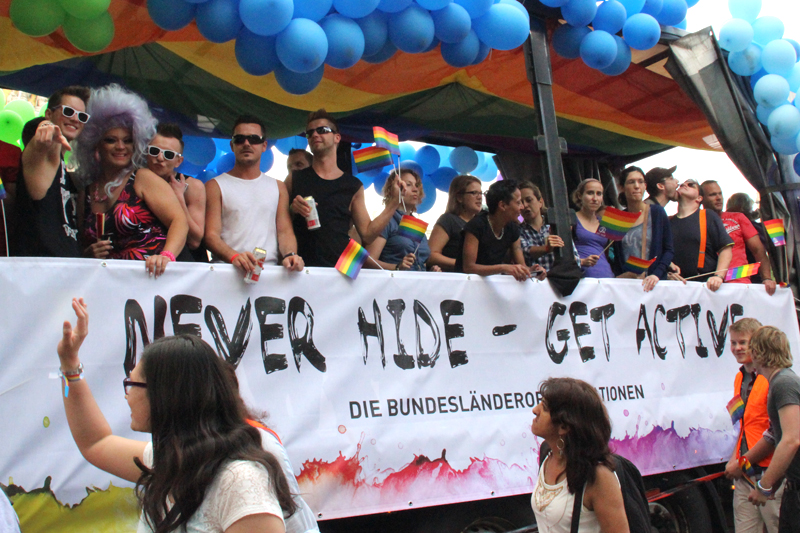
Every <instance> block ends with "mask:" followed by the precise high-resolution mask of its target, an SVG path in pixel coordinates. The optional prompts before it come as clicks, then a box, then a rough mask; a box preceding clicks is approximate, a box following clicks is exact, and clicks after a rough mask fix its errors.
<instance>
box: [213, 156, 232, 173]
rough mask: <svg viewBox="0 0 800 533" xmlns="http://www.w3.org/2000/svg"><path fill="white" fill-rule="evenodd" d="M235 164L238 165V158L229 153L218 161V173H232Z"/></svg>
mask: <svg viewBox="0 0 800 533" xmlns="http://www.w3.org/2000/svg"><path fill="white" fill-rule="evenodd" d="M235 164H236V156H235V155H233V153H232V152H229V153H227V154H225V155H223V156H222V157H220V158H219V161H217V172H218V173H219V174H224V173H226V172H230V171H231V170H233V166H234V165H235ZM219 174H218V175H219Z"/></svg>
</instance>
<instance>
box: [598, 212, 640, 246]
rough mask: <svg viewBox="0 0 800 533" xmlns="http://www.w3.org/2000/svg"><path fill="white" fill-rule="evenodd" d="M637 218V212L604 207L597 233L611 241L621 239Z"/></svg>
mask: <svg viewBox="0 0 800 533" xmlns="http://www.w3.org/2000/svg"><path fill="white" fill-rule="evenodd" d="M638 219H639V213H628V212H627V211H620V210H619V209H616V208H613V207H606V210H605V211H604V212H603V218H602V219H600V227H599V228H597V234H598V235H600V236H603V237H605V238H606V239H611V240H612V241H621V240H622V239H623V238H624V237H625V234H626V233H628V230H629V229H631V228H632V227H633V226H634V224H636V221H637V220H638Z"/></svg>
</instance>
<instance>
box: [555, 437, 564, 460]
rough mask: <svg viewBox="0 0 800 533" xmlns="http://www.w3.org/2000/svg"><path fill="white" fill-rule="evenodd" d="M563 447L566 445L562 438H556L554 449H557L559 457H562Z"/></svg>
mask: <svg viewBox="0 0 800 533" xmlns="http://www.w3.org/2000/svg"><path fill="white" fill-rule="evenodd" d="M564 446H566V444H565V443H564V438H563V437H558V442H556V448H558V456H559V457H564Z"/></svg>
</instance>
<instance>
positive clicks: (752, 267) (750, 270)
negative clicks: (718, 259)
mask: <svg viewBox="0 0 800 533" xmlns="http://www.w3.org/2000/svg"><path fill="white" fill-rule="evenodd" d="M760 267H761V263H750V264H749V265H742V266H738V267H733V268H729V269H728V273H727V274H725V281H733V280H735V279H742V278H749V277H750V276H752V275H753V274H758V269H759V268H760Z"/></svg>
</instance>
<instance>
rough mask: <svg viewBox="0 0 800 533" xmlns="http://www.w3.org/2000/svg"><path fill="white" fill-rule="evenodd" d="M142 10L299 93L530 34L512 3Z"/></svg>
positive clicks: (295, 1) (254, 1)
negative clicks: (348, 74)
mask: <svg viewBox="0 0 800 533" xmlns="http://www.w3.org/2000/svg"><path fill="white" fill-rule="evenodd" d="M15 1H20V0H15ZM27 1H35V0H27ZM63 1H65V2H66V1H72V0H63ZM82 1H88V0H82ZM592 1H594V0H592ZM681 1H682V0H681ZM147 9H148V12H149V13H150V17H151V18H152V19H153V21H154V22H155V23H156V24H157V25H158V26H159V27H161V28H163V29H165V30H178V29H180V28H183V27H185V26H186V25H188V24H189V23H190V22H192V20H195V21H196V22H197V28H198V29H199V30H200V33H201V34H202V35H203V37H205V38H206V39H208V40H209V41H211V42H214V43H224V42H227V41H231V40H233V39H235V40H236V47H235V52H236V60H237V61H238V62H239V65H240V66H241V67H242V69H243V70H244V71H245V72H247V73H249V74H252V75H254V76H263V75H266V74H269V73H270V72H274V73H275V79H276V80H277V82H278V84H279V85H280V86H281V88H282V89H283V90H285V91H286V92H288V93H291V94H298V95H300V94H306V93H308V92H310V91H312V90H314V89H315V88H316V87H317V85H319V83H320V81H321V80H322V76H323V73H324V68H325V65H326V64H327V65H329V66H331V67H333V68H338V69H346V68H349V67H352V66H353V65H355V64H356V63H357V62H358V61H359V60H360V59H363V60H364V61H367V62H369V63H382V62H384V61H386V60H388V59H389V58H391V57H392V56H393V55H394V54H395V52H397V50H402V51H403V52H407V53H412V54H416V53H421V52H427V51H429V50H433V49H434V48H435V47H436V46H438V45H439V43H441V54H442V57H443V58H444V60H445V61H446V62H447V63H448V64H450V65H452V66H454V67H466V66H469V65H474V64H477V63H480V62H481V61H483V60H484V59H485V58H486V57H487V56H488V55H489V51H490V50H491V49H492V48H495V49H498V50H511V49H514V48H517V47H519V46H521V45H522V43H524V42H525V39H526V38H527V37H528V35H529V32H530V17H529V15H528V12H527V10H526V9H525V8H524V7H523V6H522V5H521V4H520V3H519V2H518V1H517V0H147Z"/></svg>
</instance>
